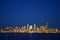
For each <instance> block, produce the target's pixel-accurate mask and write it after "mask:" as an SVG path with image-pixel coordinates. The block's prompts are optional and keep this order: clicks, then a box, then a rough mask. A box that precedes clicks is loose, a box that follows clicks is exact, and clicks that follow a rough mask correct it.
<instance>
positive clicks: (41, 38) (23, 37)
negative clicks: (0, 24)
mask: <svg viewBox="0 0 60 40" xmlns="http://www.w3.org/2000/svg"><path fill="white" fill-rule="evenodd" d="M0 40H60V34H59V33H58V34H54V33H49V34H47V33H0Z"/></svg>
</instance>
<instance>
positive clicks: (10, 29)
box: [0, 23, 60, 33]
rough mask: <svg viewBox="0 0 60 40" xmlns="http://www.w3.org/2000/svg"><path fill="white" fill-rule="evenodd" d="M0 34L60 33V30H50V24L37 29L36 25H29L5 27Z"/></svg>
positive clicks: (0, 30)
mask: <svg viewBox="0 0 60 40" xmlns="http://www.w3.org/2000/svg"><path fill="white" fill-rule="evenodd" d="M0 32H2V33H6V32H8V33H10V32H17V33H60V30H59V29H57V28H56V29H55V28H48V23H47V24H46V25H44V26H39V27H37V26H36V24H34V26H32V25H29V24H27V26H22V27H18V26H16V27H14V28H13V27H5V28H1V29H0Z"/></svg>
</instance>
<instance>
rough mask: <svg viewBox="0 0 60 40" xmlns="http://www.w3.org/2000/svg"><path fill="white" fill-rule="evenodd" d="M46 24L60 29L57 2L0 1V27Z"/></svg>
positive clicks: (39, 0)
mask: <svg viewBox="0 0 60 40" xmlns="http://www.w3.org/2000/svg"><path fill="white" fill-rule="evenodd" d="M47 22H48V24H49V27H54V28H56V27H57V28H60V1H59V0H0V27H4V26H15V25H18V26H21V25H26V24H31V25H33V24H37V25H38V26H39V25H44V24H46V23H47Z"/></svg>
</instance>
